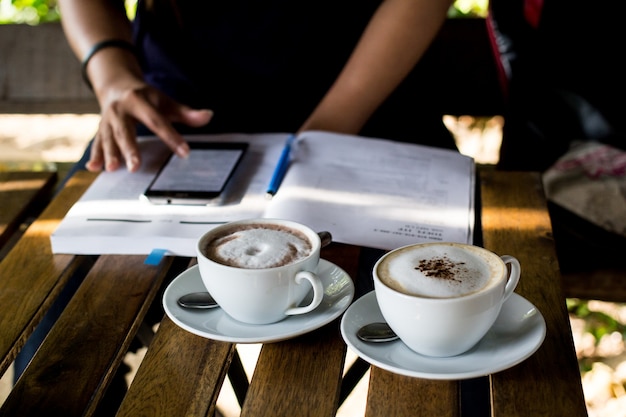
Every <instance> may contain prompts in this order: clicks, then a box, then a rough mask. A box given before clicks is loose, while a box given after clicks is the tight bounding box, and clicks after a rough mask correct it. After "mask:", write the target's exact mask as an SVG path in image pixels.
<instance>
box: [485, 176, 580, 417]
mask: <svg viewBox="0 0 626 417" xmlns="http://www.w3.org/2000/svg"><path fill="white" fill-rule="evenodd" d="M481 184H482V187H481V192H482V205H483V212H482V230H483V241H484V246H485V247H486V248H487V249H490V250H492V251H494V252H496V253H498V254H499V255H505V254H509V255H513V256H515V257H517V258H518V259H519V261H520V264H521V266H522V276H521V279H520V283H519V285H518V287H517V289H516V292H517V293H518V294H520V295H521V296H523V297H525V298H526V299H528V300H529V301H530V302H531V303H533V304H534V305H535V306H536V307H537V308H538V309H539V311H540V312H541V313H542V314H543V316H544V318H545V320H546V326H547V335H546V339H545V341H544V343H543V345H542V347H541V348H540V349H539V350H538V351H537V352H536V353H535V354H534V355H533V356H531V357H530V358H529V359H527V360H526V361H524V362H522V363H521V364H519V365H517V366H515V367H513V368H511V369H508V370H505V371H503V372H499V373H496V374H494V375H492V376H491V378H492V384H491V385H492V387H493V393H492V395H493V401H492V402H493V415H494V416H495V417H498V416H506V417H512V416H531V415H545V405H546V404H554V410H558V412H559V413H560V414H562V415H567V416H585V415H587V412H586V406H585V403H584V396H583V393H582V384H581V378H580V373H579V371H578V363H577V360H576V355H575V351H574V347H573V338H572V331H571V327H570V322H569V319H568V315H567V309H566V305H565V298H564V296H563V293H562V291H561V286H560V274H559V269H558V263H557V261H556V253H555V249H554V241H553V237H552V234H551V230H552V229H551V223H550V218H549V215H548V212H547V208H546V200H545V197H544V194H543V189H542V185H541V177H540V175H539V174H538V173H527V172H517V173H513V172H507V173H503V172H497V171H484V172H482V175H481ZM528 190H531V192H528ZM513 233H515V235H516V238H515V239H511V238H510V237H511V235H512V234H513ZM542 283H546V285H542ZM548 283H549V284H548Z"/></svg>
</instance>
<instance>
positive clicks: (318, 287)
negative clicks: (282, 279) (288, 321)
mask: <svg viewBox="0 0 626 417" xmlns="http://www.w3.org/2000/svg"><path fill="white" fill-rule="evenodd" d="M295 279H296V282H297V283H298V284H299V283H300V282H302V280H307V281H309V282H310V283H311V286H312V287H313V300H312V301H311V303H310V304H309V305H306V306H302V307H292V308H290V309H287V311H285V314H286V315H288V316H292V315H295V314H304V313H308V312H309V311H312V310H313V309H315V308H316V307H317V306H318V305H320V303H321V302H322V298H324V286H323V285H322V281H321V280H320V278H319V277H318V276H317V275H315V274H314V273H312V272H309V271H300V272H298V273H297V274H296V277H295Z"/></svg>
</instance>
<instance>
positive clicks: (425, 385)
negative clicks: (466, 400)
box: [365, 366, 460, 417]
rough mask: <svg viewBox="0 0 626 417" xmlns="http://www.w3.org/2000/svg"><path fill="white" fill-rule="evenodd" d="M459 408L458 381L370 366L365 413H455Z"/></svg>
mask: <svg viewBox="0 0 626 417" xmlns="http://www.w3.org/2000/svg"><path fill="white" fill-rule="evenodd" d="M443 404H445V407H442V405H443ZM459 409H460V408H459V387H458V383H457V382H456V381H433V380H426V379H420V378H411V377H408V376H403V375H397V374H393V373H391V372H389V371H385V370H384V369H381V368H378V367H376V366H372V368H371V371H370V390H369V391H368V396H367V406H366V409H365V416H366V417H393V416H415V417H420V416H438V417H456V416H458V415H459Z"/></svg>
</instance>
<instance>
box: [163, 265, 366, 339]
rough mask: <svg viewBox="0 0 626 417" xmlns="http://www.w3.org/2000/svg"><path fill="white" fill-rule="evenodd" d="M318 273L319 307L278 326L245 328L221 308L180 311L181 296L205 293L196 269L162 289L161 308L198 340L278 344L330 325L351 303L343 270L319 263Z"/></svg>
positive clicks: (350, 290)
mask: <svg viewBox="0 0 626 417" xmlns="http://www.w3.org/2000/svg"><path fill="white" fill-rule="evenodd" d="M317 272H318V274H319V276H320V277H321V279H322V283H323V285H324V298H323V299H322V303H321V304H320V305H319V306H318V307H317V308H316V309H315V310H313V311H311V312H310V313H307V314H301V315H297V316H289V317H287V318H285V319H284V320H282V321H280V322H278V323H272V324H263V325H254V324H246V323H242V322H240V321H237V320H235V319H233V318H231V317H230V316H229V315H227V314H226V313H225V312H224V311H223V310H222V309H220V308H215V309H211V310H189V309H184V308H182V307H180V306H179V305H178V303H177V300H178V298H179V297H180V296H182V295H184V294H187V293H190V292H196V291H206V289H205V287H204V284H202V279H201V278H200V272H199V271H198V266H197V265H195V266H193V267H191V268H189V269H188V270H186V271H185V272H183V273H182V274H180V275H179V276H178V277H176V278H175V279H174V280H173V281H172V282H171V283H170V285H169V286H168V287H167V288H166V289H165V293H164V294H163V307H164V308H165V313H166V314H167V315H168V317H169V318H170V319H172V321H173V322H174V323H176V324H177V325H178V326H180V327H182V328H183V329H185V330H187V331H189V332H191V333H193V334H196V335H198V336H202V337H206V338H209V339H214V340H221V341H224V342H232V343H266V342H278V341H280V340H285V339H290V338H292V337H296V336H300V335H302V334H305V333H308V332H310V331H313V330H315V329H318V328H320V327H322V326H324V325H325V324H328V323H330V322H331V321H333V320H334V319H336V318H337V317H339V316H340V315H341V314H342V313H343V312H344V311H346V309H347V308H348V306H349V305H350V303H351V302H352V299H353V298H354V284H353V282H352V279H350V276H349V275H348V274H347V273H346V272H345V271H344V270H343V269H341V268H339V267H338V266H337V265H335V264H333V263H331V262H328V261H326V260H324V259H321V260H320V263H319V267H318V271H317Z"/></svg>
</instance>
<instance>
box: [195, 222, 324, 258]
mask: <svg viewBox="0 0 626 417" xmlns="http://www.w3.org/2000/svg"><path fill="white" fill-rule="evenodd" d="M311 249H312V247H311V242H310V241H309V240H308V239H307V238H306V236H304V235H303V234H302V233H300V232H298V231H297V230H292V229H289V228H287V227H282V226H278V225H271V224H246V225H239V226H237V227H236V228H233V229H229V230H228V231H226V232H225V233H224V234H222V235H221V236H217V237H216V238H215V239H213V240H212V241H211V242H209V243H208V244H207V246H206V249H205V254H206V256H207V257H208V258H209V259H212V260H213V261H215V262H219V263H221V264H224V265H228V266H234V267H238V268H247V269H262V268H274V267H277V266H282V265H288V264H290V263H293V262H296V261H297V260H300V259H303V258H305V257H307V256H309V254H310V253H311Z"/></svg>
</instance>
